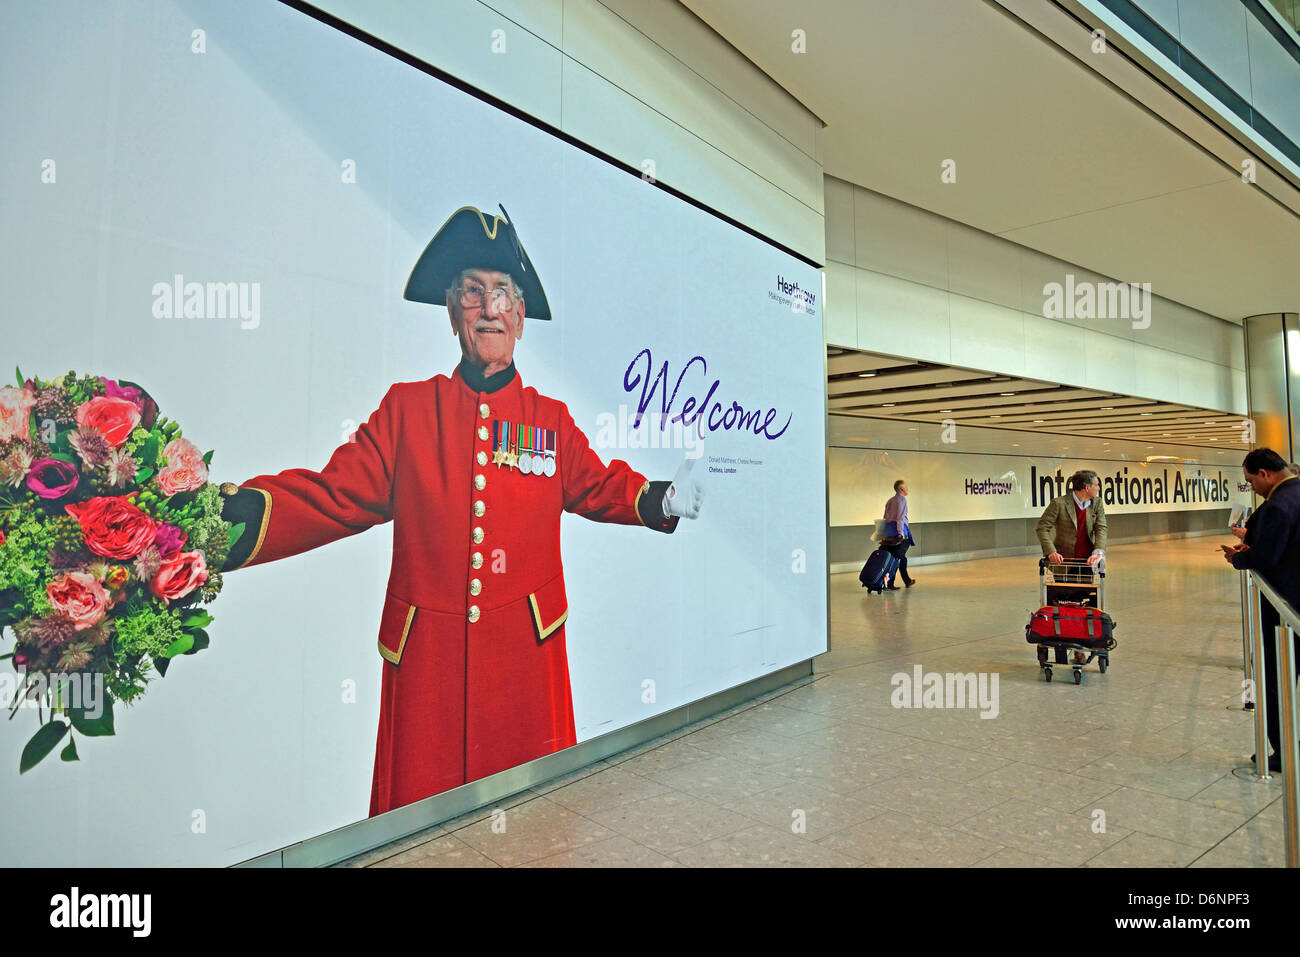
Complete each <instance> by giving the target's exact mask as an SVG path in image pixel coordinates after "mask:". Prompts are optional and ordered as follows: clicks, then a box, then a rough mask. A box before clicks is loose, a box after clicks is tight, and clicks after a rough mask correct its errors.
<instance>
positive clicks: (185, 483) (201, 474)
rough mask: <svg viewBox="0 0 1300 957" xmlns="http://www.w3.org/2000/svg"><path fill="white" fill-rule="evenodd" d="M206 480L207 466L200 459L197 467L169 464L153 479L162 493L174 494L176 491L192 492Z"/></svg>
mask: <svg viewBox="0 0 1300 957" xmlns="http://www.w3.org/2000/svg"><path fill="white" fill-rule="evenodd" d="M207 480H208V467H207V466H206V465H204V464H203V461H202V460H200V461H199V465H198V468H193V467H191V466H189V465H169V466H167V467H166V468H165V469H163V470H162V471H160V472H159V473H158V477H157V478H156V479H155V480H154V481H156V482H157V483H158V487H159V488H160V489H162V492H163V494H164V495H175V494H176V493H177V492H192V491H194V490H195V489H196V488H202V487H203V483H204V482H206V481H207Z"/></svg>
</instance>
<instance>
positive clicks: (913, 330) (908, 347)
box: [857, 269, 952, 362]
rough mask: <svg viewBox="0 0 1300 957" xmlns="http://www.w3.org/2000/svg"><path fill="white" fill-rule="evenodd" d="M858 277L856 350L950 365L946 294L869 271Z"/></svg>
mask: <svg viewBox="0 0 1300 957" xmlns="http://www.w3.org/2000/svg"><path fill="white" fill-rule="evenodd" d="M857 274H858V347H859V348H861V349H869V350H872V351H876V352H887V353H890V354H892V355H898V356H907V357H909V358H914V359H925V360H928V361H930V362H950V361H952V352H951V349H950V348H949V336H950V332H949V316H948V293H946V292H944V291H943V290H942V289H935V288H934V287H933V286H927V285H924V284H922V283H915V282H909V281H907V280H906V279H898V278H896V277H894V276H886V275H883V274H881V273H877V272H872V271H870V270H868V269H859V270H857Z"/></svg>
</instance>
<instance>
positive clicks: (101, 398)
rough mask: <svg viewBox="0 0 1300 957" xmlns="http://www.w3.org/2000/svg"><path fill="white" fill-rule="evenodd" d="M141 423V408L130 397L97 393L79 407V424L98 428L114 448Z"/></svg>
mask: <svg viewBox="0 0 1300 957" xmlns="http://www.w3.org/2000/svg"><path fill="white" fill-rule="evenodd" d="M139 424H140V410H139V409H138V408H137V407H136V404H135V403H134V402H132V401H130V400H129V399H114V398H111V397H109V396H106V395H97V396H95V398H93V399H91V400H90V401H89V402H83V403H82V404H81V405H79V406H78V407H77V425H79V426H81V427H82V428H86V427H89V428H92V429H98V430H99V433H100V434H101V435H102V436H104V439H105V440H106V441H107V442H108V444H109V445H110V446H112V447H113V448H117V447H118V446H119V445H121V444H122V443H123V442H125V441H126V440H127V439H128V438H129V437H130V435H131V430H132V429H134V428H135V427H136V426H137V425H139Z"/></svg>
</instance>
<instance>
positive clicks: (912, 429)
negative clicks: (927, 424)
mask: <svg viewBox="0 0 1300 957" xmlns="http://www.w3.org/2000/svg"><path fill="white" fill-rule="evenodd" d="M907 431H909V432H919V431H920V430H919V429H918V428H917V427H916V426H912V427H911V428H910V429H908V430H907Z"/></svg>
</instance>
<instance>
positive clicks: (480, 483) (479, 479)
mask: <svg viewBox="0 0 1300 957" xmlns="http://www.w3.org/2000/svg"><path fill="white" fill-rule="evenodd" d="M491 414H492V410H491V409H490V408H488V404H487V403H486V402H482V403H480V404H479V407H478V417H479V418H480V419H486V418H487V417H488V416H489V415H491ZM478 440H479V441H480V442H486V441H487V440H488V430H487V426H486V425H480V426H479V427H478ZM474 461H475V462H477V463H478V464H479V465H480V466H484V465H487V462H488V455H487V452H485V451H484V450H483V449H479V450H478V452H476V453H475V455H474ZM486 487H487V476H485V475H483V474H481V473H480V474H478V475H475V476H474V488H476V489H477V490H478V491H480V492H481V491H483V489H485V488H486ZM486 511H487V506H486V505H484V504H483V501H482V500H481V499H480V500H479V501H476V502H475V503H474V515H475V516H476V517H478V518H482V517H483V513H484V512H486ZM470 538H471V539H472V540H473V542H474V544H475V545H482V544H483V529H482V528H481V527H480V526H477V525H476V526H474V531H473V532H471V533H470ZM469 564H470V567H471V568H473V569H475V570H478V569H480V568H482V567H483V553H482V552H477V551H476V552H474V554H472V555H471V556H470V559H469ZM482 591H483V582H482V581H480V580H479V579H477V578H473V579H470V583H469V593H470V594H471V595H478V594H479V593H480V592H482ZM480 615H481V612H480V611H479V607H478V605H470V606H469V614H468V616H467V617H468V618H469V622H470V624H471V625H472V624H473V623H474V622H476V621H478V620H479V617H480Z"/></svg>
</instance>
